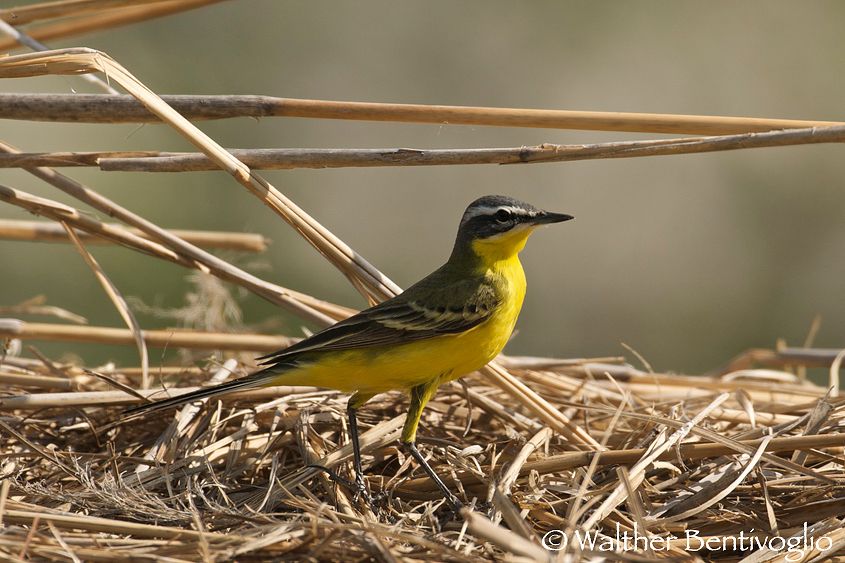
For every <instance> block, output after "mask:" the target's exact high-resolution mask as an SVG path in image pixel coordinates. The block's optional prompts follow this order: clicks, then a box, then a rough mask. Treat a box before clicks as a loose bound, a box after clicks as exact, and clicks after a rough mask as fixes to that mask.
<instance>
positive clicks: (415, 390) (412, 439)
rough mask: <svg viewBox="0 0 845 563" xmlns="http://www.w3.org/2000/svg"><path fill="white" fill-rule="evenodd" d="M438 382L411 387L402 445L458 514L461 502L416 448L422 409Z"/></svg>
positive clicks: (436, 380) (437, 380) (438, 380)
mask: <svg viewBox="0 0 845 563" xmlns="http://www.w3.org/2000/svg"><path fill="white" fill-rule="evenodd" d="M439 384H440V379H439V378H437V379H434V380H432V381H429V382H427V383H423V384H422V385H417V386H416V387H412V388H411V405H410V407H409V408H408V417H407V418H406V419H405V427H404V428H403V429H402V446H403V447H404V448H405V450H407V451H408V452H409V453H410V454H411V457H413V458H414V460H416V462H417V463H419V464H420V466H421V467H422V468H423V470H424V471H425V472H426V474H427V475H428V476H429V477H430V478H431V480H432V481H434V484H435V485H437V488H438V489H440V492H441V493H443V496H444V497H445V498H446V502H448V503H449V505H450V506H451V508H452V510H453V511H454V512H455V514H458V513H459V512H460V510H461V508H462V507H463V504H461V501H459V500H458V497H456V496H455V495H453V494H452V491H450V490H449V487H447V486H446V483H444V482H443V479H441V478H440V476H439V475H437V473H435V472H434V469H432V467H431V466H430V465H429V464H428V462H427V461H426V460H425V458H424V457H423V455H422V453H420V450H419V449H417V443H416V438H417V426H419V423H420V416H421V415H422V410H423V408H424V407H425V405H426V403H428V401H429V399H431V397H432V395H434V392H435V391H436V390H437V386H438V385H439Z"/></svg>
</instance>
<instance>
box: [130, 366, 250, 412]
mask: <svg viewBox="0 0 845 563" xmlns="http://www.w3.org/2000/svg"><path fill="white" fill-rule="evenodd" d="M261 373H262V372H257V373H253V374H252V375H248V376H246V377H242V378H240V379H236V380H234V381H228V382H226V383H221V384H220V385H214V386H213V387H205V388H203V389H197V390H196V391H191V392H190V393H184V394H182V395H178V396H176V397H171V398H169V399H164V400H162V401H156V402H154V403H146V404H144V405H140V406H137V407H132V408H131V409H127V410H126V411H124V412H123V415H124V419H126V418H134V417H136V416H139V415H141V414H146V413H150V412H158V411H161V410H164V409H169V408H171V407H178V406H180V405H184V404H187V403H192V402H194V401H196V400H197V399H205V398H207V397H214V396H215V395H222V394H224V393H229V392H231V391H236V390H238V389H253V388H255V387H263V386H264V385H265V384H266V378H264V377H255V376H256V375H259V374H261Z"/></svg>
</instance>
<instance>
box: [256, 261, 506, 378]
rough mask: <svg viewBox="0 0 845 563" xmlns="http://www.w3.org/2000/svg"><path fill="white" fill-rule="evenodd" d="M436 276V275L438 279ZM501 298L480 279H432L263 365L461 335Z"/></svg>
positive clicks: (274, 355) (265, 358)
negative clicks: (324, 354)
mask: <svg viewBox="0 0 845 563" xmlns="http://www.w3.org/2000/svg"><path fill="white" fill-rule="evenodd" d="M436 273H437V272H435V274H436ZM499 302H500V298H499V297H498V295H497V292H496V291H495V288H494V287H493V285H492V284H490V283H488V280H486V279H484V278H475V279H466V278H463V279H461V280H460V281H456V282H451V283H448V282H446V283H444V280H443V277H442V276H436V275H432V276H429V277H428V278H426V279H424V280H422V281H421V282H419V283H418V284H416V285H414V286H412V287H410V288H408V290H406V291H405V292H404V293H402V294H400V295H398V296H397V297H394V298H393V299H389V300H387V301H385V302H383V303H380V304H379V305H376V306H375V307H371V308H370V309H367V310H365V311H361V312H360V313H358V314H356V315H353V316H352V317H349V318H348V319H345V320H343V321H340V322H339V323H337V324H335V325H332V326H330V327H329V328H327V329H325V330H323V331H321V332H318V333H316V334H314V335H313V336H311V337H309V338H306V339H305V340H302V341H301V342H298V343H296V344H294V345H293V346H290V347H288V348H285V349H284V350H279V351H278V352H274V353H272V354H268V355H266V356H262V357H261V358H258V359H259V360H263V361H262V362H261V364H262V365H268V364H275V363H286V362H291V361H295V360H296V359H297V357H298V356H300V355H302V354H305V353H309V352H312V353H319V352H328V351H339V350H351V349H355V348H365V347H369V346H382V345H388V344H398V343H404V342H410V341H414V340H422V339H426V338H433V337H436V336H442V335H445V334H454V333H458V332H463V331H466V330H469V329H471V328H473V327H476V326H478V325H480V324H481V323H483V322H484V321H486V320H487V319H488V318H490V315H491V314H492V313H493V311H495V309H496V306H497V305H498V304H499Z"/></svg>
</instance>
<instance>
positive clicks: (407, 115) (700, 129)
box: [0, 94, 845, 135]
mask: <svg viewBox="0 0 845 563" xmlns="http://www.w3.org/2000/svg"><path fill="white" fill-rule="evenodd" d="M162 99H163V100H164V101H165V102H166V103H167V104H168V105H170V106H172V107H173V109H175V110H176V111H178V112H179V113H181V114H182V115H184V116H185V117H187V118H188V119H194V120H198V119H225V118H232V117H255V118H259V117H305V118H316V119H346V120H360V121H394V122H405V123H433V124H437V125H443V124H448V125H489V126H496V127H532V128H548V129H582V130H593V131H630V132H640V133H672V134H687V135H729V134H734V133H750V132H760V131H771V130H774V129H803V128H807V127H826V126H830V125H845V124H843V123H842V122H840V121H819V120H798V119H776V118H774V119H773V118H763V117H726V116H716V115H679V114H662V113H630V112H603V111H570V110H551V109H525V108H497V107H470V106H448V105H423V104H394V103H374V102H345V101H331V100H302V99H293V98H274V97H271V96H238V95H234V96H232V95H228V96H227V95H223V96H178V95H177V96H172V95H171V96H162ZM0 118H7V119H28V120H36V121H73V122H84V123H126V122H131V123H155V122H158V118H156V117H155V116H154V115H153V114H152V113H150V112H149V111H148V110H146V109H145V108H144V107H143V106H142V105H141V104H140V103H138V102H137V101H135V99H134V98H132V97H131V96H108V95H98V94H0Z"/></svg>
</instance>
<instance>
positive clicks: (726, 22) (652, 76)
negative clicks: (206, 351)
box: [0, 0, 845, 372]
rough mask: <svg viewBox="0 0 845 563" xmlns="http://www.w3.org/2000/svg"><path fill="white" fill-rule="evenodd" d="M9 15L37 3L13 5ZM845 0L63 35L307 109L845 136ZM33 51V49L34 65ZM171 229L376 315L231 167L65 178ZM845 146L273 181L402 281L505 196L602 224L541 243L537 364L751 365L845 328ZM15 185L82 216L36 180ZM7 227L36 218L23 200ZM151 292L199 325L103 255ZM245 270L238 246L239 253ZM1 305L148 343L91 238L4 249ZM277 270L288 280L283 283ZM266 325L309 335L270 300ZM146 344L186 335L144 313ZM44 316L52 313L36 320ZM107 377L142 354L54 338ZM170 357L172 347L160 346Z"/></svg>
mask: <svg viewBox="0 0 845 563" xmlns="http://www.w3.org/2000/svg"><path fill="white" fill-rule="evenodd" d="M4 4H5V5H6V6H5V7H8V6H11V5H15V4H18V2H8V1H7V2H4ZM843 17H845V4H842V3H841V2H834V1H829V2H813V3H810V4H807V3H798V2H785V1H784V2H771V1H766V2H763V1H751V2H743V3H736V2H726V1H717V2H708V3H706V4H703V3H700V2H687V1H683V2H678V1H673V2H637V3H596V2H569V1H567V2H551V1H547V2H532V3H517V2H503V1H489V0H488V1H484V2H481V1H467V2H445V1H430V2H425V3H411V2H387V1H379V2H356V3H352V2H348V3H340V2H326V1H311V2H278V1H270V0H263V1H259V0H240V1H230V2H224V3H222V4H218V5H214V6H211V7H209V8H205V9H202V10H198V11H194V12H188V13H184V14H181V15H177V16H173V17H170V18H167V19H161V20H154V21H151V22H147V23H142V24H137V25H134V26H130V27H124V28H118V29H116V30H112V31H108V32H101V33H97V34H90V35H86V36H82V37H78V38H73V39H70V40H64V41H56V42H52V43H51V46H53V47H65V46H86V47H92V48H96V49H101V50H103V51H105V52H107V53H109V54H110V55H111V56H112V57H114V58H115V59H116V60H117V61H119V62H120V63H122V64H123V65H124V66H125V67H127V68H128V69H129V70H130V71H131V72H133V73H134V74H135V75H136V76H137V77H138V78H139V79H140V80H141V81H143V82H144V83H145V84H146V85H147V86H149V87H150V88H152V89H153V90H154V91H156V92H158V93H160V94H164V93H172V94H177V93H178V94H235V93H242V94H266V95H273V96H282V97H302V98H322V99H337V100H357V101H391V102H408V103H415V102H417V103H436V104H456V105H489V106H509V107H534V108H559V109H581V110H606V111H634V112H667V113H669V112H671V113H693V114H714V115H740V116H761V117H783V118H799V119H824V120H842V119H845V115H843V109H842V96H841V93H842V91H843V90H845V74H843V73H842V72H841V68H842V63H843V59H845V41H843V34H842V21H843ZM19 52H22V51H19ZM2 88H3V90H4V91H17V92H66V93H69V92H73V91H80V92H87V91H93V90H92V89H91V87H90V86H89V85H87V84H86V83H84V82H83V81H81V80H80V79H78V78H74V77H45V78H38V79H17V80H8V79H7V80H4V81H3V82H2ZM0 127H2V131H3V135H2V137H3V138H4V139H5V140H6V141H9V142H11V143H13V144H15V145H17V146H18V147H19V148H21V149H22V150H25V151H51V150H57V151H84V150H132V149H147V150H191V148H190V147H189V146H188V145H187V144H186V142H185V141H183V140H182V139H181V138H180V137H178V136H177V135H176V134H175V133H174V132H173V131H171V130H170V129H168V128H166V127H163V126H160V125H146V126H143V127H138V126H134V125H118V126H95V125H72V124H44V123H41V124H39V123H27V122H16V121H4V122H2V124H0ZM200 127H201V128H202V129H203V130H204V131H206V132H208V133H209V134H211V135H212V136H213V137H214V138H215V139H216V140H217V141H219V142H220V143H221V144H223V145H224V146H227V147H417V148H460V147H500V146H520V145H533V144H538V143H543V142H550V143H580V142H599V141H608V140H623V139H634V138H648V136H646V135H625V134H612V133H595V132H572V131H555V130H539V129H505V128H489V127H467V126H447V125H444V126H437V125H403V124H387V123H365V122H342V121H329V120H303V119H264V120H260V121H257V120H252V119H237V120H229V121H220V122H204V123H201V124H200ZM64 172H65V173H67V174H69V175H70V176H72V177H74V178H77V179H79V180H81V181H83V182H85V183H87V184H88V185H89V186H91V187H93V188H95V189H97V190H98V191H101V192H102V193H103V194H105V195H107V196H109V197H111V198H113V199H115V200H116V201H118V202H119V203H121V204H123V205H125V206H126V207H128V208H130V209H132V210H134V211H136V212H138V213H140V214H142V215H144V216H146V217H147V218H149V219H151V220H153V221H155V222H157V223H158V224H160V225H163V226H167V227H174V228H175V227H178V228H195V229H213V230H233V231H250V232H260V233H264V234H265V235H267V236H268V237H270V238H271V239H272V240H273V243H272V246H271V248H270V250H269V251H268V252H267V253H266V254H264V255H262V256H261V257H260V258H259V259H258V260H256V258H255V257H253V256H244V257H242V258H237V261H238V262H239V263H240V264H242V265H247V266H249V267H250V268H251V269H252V271H254V272H256V273H257V274H258V275H261V276H263V277H266V278H268V279H271V280H272V281H274V282H277V283H280V284H281V285H285V286H288V287H291V288H294V289H298V290H301V291H305V292H308V293H311V294H313V295H315V296H318V297H321V298H325V299H329V300H334V301H338V302H341V303H344V304H346V305H350V306H355V307H361V306H363V305H364V303H363V301H362V299H361V298H360V297H359V296H358V295H357V293H356V292H355V291H354V290H353V289H352V288H351V287H350V286H349V284H348V283H347V282H346V280H345V279H344V278H343V277H342V276H341V275H340V274H339V273H338V272H336V271H335V270H334V269H333V268H332V267H331V266H329V265H328V264H327V263H326V262H325V261H324V260H323V259H322V258H321V257H320V256H319V255H318V254H317V253H316V252H314V251H313V250H312V249H311V248H310V247H309V246H308V245H307V244H306V243H305V242H303V241H302V240H301V239H300V238H299V237H298V235H296V234H295V233H294V232H293V231H292V230H291V229H290V228H288V227H287V225H285V224H284V223H282V222H281V220H280V219H278V218H277V217H276V216H274V215H273V213H272V212H270V211H269V210H268V209H267V208H266V207H265V206H263V205H262V204H261V203H260V202H259V201H257V200H256V199H255V198H254V197H252V196H251V195H249V194H248V193H247V192H246V191H245V190H244V189H243V188H242V187H240V186H239V185H237V184H236V183H235V182H234V181H232V180H231V179H230V178H229V177H228V176H226V175H225V174H223V173H211V172H207V173H187V174H159V175H153V174H141V173H134V174H128V173H116V172H115V173H108V172H99V171H97V170H93V169H91V170H88V169H86V170H82V169H65V170H64ZM843 173H845V158H843V157H842V147H840V146H836V145H824V146H823V145H816V146H804V147H788V148H777V149H759V150H750V151H737V152H729V153H721V154H719V153H715V154H704V155H690V156H675V157H653V158H644V159H620V160H597V161H585V162H572V163H561V164H543V165H531V166H505V167H497V166H472V167H428V168H423V167H420V168H404V169H403V168H382V169H339V170H300V171H275V172H266V173H264V175H265V177H267V178H268V179H269V180H270V181H271V182H272V183H273V184H274V185H275V186H276V187H278V188H279V189H280V190H281V191H282V192H283V193H285V194H286V195H288V196H289V197H291V198H292V199H293V200H294V201H295V202H297V203H298V204H299V205H301V206H302V207H304V208H305V209H306V210H307V211H308V212H310V213H311V214H313V216H314V217H315V218H317V219H318V220H319V221H321V222H322V223H323V224H324V225H326V226H327V227H329V228H330V229H331V230H333V231H334V232H335V233H336V234H337V235H338V236H340V237H341V238H342V239H344V240H345V241H346V242H348V243H349V244H350V245H351V246H352V247H353V248H355V249H356V250H357V251H359V252H360V253H361V254H363V255H364V256H365V257H366V258H368V259H369V260H370V261H372V262H373V263H374V264H375V265H376V266H378V267H379V268H381V269H382V270H383V271H384V272H385V273H386V274H387V275H389V276H391V277H392V278H393V279H394V280H395V281H396V282H397V283H399V284H400V285H402V286H407V285H409V284H410V283H412V282H413V281H415V280H416V279H418V278H420V277H421V276H423V275H425V274H426V273H428V272H429V271H430V270H432V269H434V268H435V267H436V266H438V265H439V264H440V263H441V262H442V261H443V260H444V259H445V258H446V256H447V255H448V252H449V250H450V248H451V244H452V239H453V236H454V231H455V229H456V226H457V222H458V219H459V218H460V215H461V212H462V211H463V208H464V206H465V205H466V204H467V203H468V202H469V201H471V200H472V199H474V198H476V197H477V196H480V195H483V194H487V193H502V194H508V195H511V196H515V197H519V198H523V199H525V200H527V201H529V202H532V203H534V204H536V205H538V206H542V207H545V208H548V209H551V210H556V211H563V212H567V213H571V214H574V215H576V216H577V220H576V221H575V222H572V223H567V224H565V225H562V226H559V227H557V228H549V229H546V230H543V231H541V232H539V233H537V234H536V235H535V236H534V237H533V238H532V240H531V242H530V244H529V245H528V247H527V249H526V251H525V252H524V253H523V264H524V265H525V269H526V271H527V275H528V282H529V292H528V296H527V299H526V302H525V307H524V309H523V313H522V317H521V320H520V323H519V332H518V334H517V335H516V337H515V338H514V340H513V341H512V342H511V343H510V345H509V347H508V350H507V351H508V352H509V353H512V354H535V355H544V356H564V357H573V356H575V357H582V356H590V355H608V354H619V353H624V350H623V348H622V347H621V346H620V343H621V342H624V343H627V344H629V345H630V346H632V347H633V348H635V349H636V350H638V351H639V352H640V353H641V354H643V356H644V357H645V358H646V359H648V360H649V361H650V362H651V363H652V364H653V365H654V367H655V368H656V369H661V370H675V371H683V372H696V371H701V370H705V369H708V368H712V367H714V366H716V365H718V364H721V363H722V362H724V361H725V360H727V359H728V358H729V357H731V356H733V355H735V354H737V353H738V352H740V351H742V350H744V349H746V348H749V347H756V346H772V345H773V344H774V342H775V340H776V339H777V338H778V337H784V338H786V339H787V340H788V341H789V342H790V343H793V344H798V343H800V342H802V341H803V339H804V337H805V335H806V333H807V330H808V328H809V326H810V323H811V321H812V319H813V317H814V316H815V315H816V314H821V315H822V326H821V331H820V333H819V335H818V337H817V340H816V344H817V345H820V346H830V347H842V346H843V345H845V342H843V340H845V339H843V335H845V315H843V313H844V312H845V299H843V297H842V283H843V279H845V259H843V258H845V221H843V216H845V190H843V186H842V177H843ZM0 182H2V183H4V184H7V185H10V186H13V187H17V188H20V189H24V190H28V191H31V192H34V193H36V194H39V195H44V196H48V197H52V198H55V199H59V200H61V201H69V200H68V199H67V198H66V197H64V196H63V195H61V194H57V192H56V190H53V189H52V188H50V187H49V186H45V185H43V184H42V183H40V181H38V180H36V179H34V178H32V177H29V176H27V175H25V174H23V173H20V172H18V171H10V170H2V171H0ZM0 217H4V218H27V217H26V215H25V214H24V213H22V212H20V211H19V210H18V209H16V208H12V207H10V206H5V205H4V206H2V207H0ZM92 252H93V253H94V254H95V256H96V257H97V258H98V259H99V260H100V261H101V263H102V265H103V266H104V268H105V270H106V272H107V273H108V274H109V275H110V276H111V278H112V280H113V281H114V282H115V283H116V284H117V286H118V287H119V288H120V289H121V290H122V291H123V292H124V294H126V295H131V296H136V297H138V298H140V299H142V300H143V301H144V302H146V303H148V304H156V305H159V306H170V307H177V306H180V305H181V304H183V302H184V294H185V292H186V291H188V290H189V289H190V284H189V283H188V282H187V281H186V280H185V271H184V270H181V269H180V268H178V267H176V266H171V265H168V264H163V263H162V262H160V261H157V260H154V259H151V258H146V257H143V256H139V255H137V254H135V253H132V252H130V251H127V250H123V249H119V248H103V247H99V246H97V247H92ZM226 256H227V257H229V258H232V257H233V256H232V255H231V254H227V255H226ZM0 264H3V266H2V275H0V296H2V297H1V298H0V305H11V304H14V303H17V302H20V301H22V300H24V299H27V298H29V297H32V296H34V295H37V294H45V295H47V296H48V298H49V303H50V304H53V305H58V306H61V307H65V308H67V309H70V310H72V311H74V312H77V313H80V314H84V315H85V316H87V317H88V318H89V319H90V322H91V323H92V324H95V325H111V326H122V323H121V321H120V318H119V317H118V315H117V313H116V311H115V310H114V308H113V306H112V305H111V303H110V302H109V301H108V300H107V298H106V297H105V295H104V293H103V291H102V289H101V288H100V287H99V285H98V284H97V283H96V281H95V280H94V278H93V276H92V274H91V272H90V270H89V269H88V268H87V266H85V264H84V263H83V262H82V260H81V259H80V257H79V256H78V255H77V254H76V251H75V250H74V249H73V248H72V247H71V246H70V245H64V244H43V243H21V242H8V241H0ZM262 265H263V266H262ZM240 304H241V306H242V307H243V310H244V322H245V323H247V324H250V325H257V324H260V323H263V322H265V321H267V320H268V319H281V320H282V323H281V324H280V325H279V326H278V327H277V328H276V329H274V330H278V331H283V332H287V333H299V331H300V326H301V325H300V323H299V322H298V321H296V320H295V319H291V318H288V317H286V316H285V315H284V314H283V313H282V312H280V311H279V310H277V309H275V308H274V307H273V306H271V305H268V304H266V303H265V302H263V301H261V300H260V299H258V298H255V297H251V296H244V297H242V300H241V302H240ZM140 318H141V320H142V322H143V325H144V327H145V328H153V327H156V326H165V325H168V324H172V321H167V320H162V319H157V318H154V317H152V316H149V315H140ZM30 320H36V319H30ZM37 345H38V346H39V348H40V349H41V350H43V351H45V352H47V353H49V354H50V355H52V356H53V357H57V358H58V357H62V356H63V355H65V354H67V353H74V354H77V355H79V356H82V358H84V360H85V361H86V362H88V363H90V364H95V363H98V362H104V361H107V360H110V359H116V360H117V361H119V362H121V363H123V364H127V365H137V363H138V360H137V357H136V354H135V352H134V351H133V350H132V349H121V348H118V347H102V346H80V345H77V344H58V343H53V344H43V343H37ZM151 358H152V361H153V363H154V364H155V363H157V362H160V361H162V357H161V352H160V351H153V352H152V353H151Z"/></svg>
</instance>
